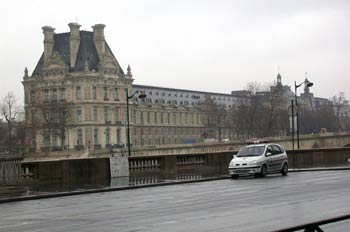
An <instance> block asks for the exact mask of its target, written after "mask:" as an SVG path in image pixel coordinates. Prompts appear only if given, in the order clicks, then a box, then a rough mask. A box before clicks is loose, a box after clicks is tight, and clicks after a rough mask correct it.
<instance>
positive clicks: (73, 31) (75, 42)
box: [68, 23, 80, 68]
mask: <svg viewBox="0 0 350 232" xmlns="http://www.w3.org/2000/svg"><path fill="white" fill-rule="evenodd" d="M68 26H69V28H70V35H69V50H70V67H71V68H74V67H75V62H76V60H77V55H78V50H79V45H80V31H79V28H80V25H79V24H77V23H70V24H68Z"/></svg>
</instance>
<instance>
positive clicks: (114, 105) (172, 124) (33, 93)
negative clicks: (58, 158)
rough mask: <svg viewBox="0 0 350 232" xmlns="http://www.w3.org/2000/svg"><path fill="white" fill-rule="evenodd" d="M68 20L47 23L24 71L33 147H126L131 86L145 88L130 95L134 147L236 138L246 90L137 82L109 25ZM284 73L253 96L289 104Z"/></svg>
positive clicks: (28, 133) (28, 129)
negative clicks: (37, 53) (83, 26)
mask: <svg viewBox="0 0 350 232" xmlns="http://www.w3.org/2000/svg"><path fill="white" fill-rule="evenodd" d="M68 26H69V28H70V32H67V33H58V34H56V33H55V32H54V31H55V29H54V28H52V27H49V26H45V27H43V28H42V29H43V34H44V52H43V54H42V56H41V57H40V59H39V61H38V63H37V65H36V67H35V69H34V71H33V73H32V75H29V74H28V70H27V68H26V69H25V72H24V77H23V82H22V83H23V86H24V93H25V119H26V136H27V137H28V138H29V141H30V146H31V149H32V150H33V151H39V150H44V151H48V150H50V151H52V150H63V149H76V150H81V149H101V148H110V147H123V146H125V144H126V141H127V137H126V135H127V130H126V125H127V124H126V122H127V118H126V115H127V114H126V107H127V106H126V103H127V95H126V92H128V96H131V95H133V94H134V93H136V92H144V93H145V94H146V95H147V97H146V98H145V99H139V98H137V94H136V95H135V96H134V97H133V99H130V102H129V104H130V107H129V112H130V113H129V119H130V128H131V130H130V134H131V143H132V145H133V146H148V145H166V144H184V143H198V142H203V141H206V140H208V141H210V140H216V141H217V140H219V141H222V140H225V139H227V138H229V139H234V138H239V133H238V129H237V125H236V127H235V126H234V125H233V123H232V122H231V121H230V120H231V116H232V115H233V114H234V113H235V112H236V111H238V110H241V108H244V107H243V106H246V105H249V104H251V101H252V99H253V98H252V96H251V93H249V91H245V90H240V91H232V92H231V94H223V93H211V92H204V91H192V90H184V89H173V88H164V87H155V86H145V85H134V84H133V81H134V79H133V78H132V74H131V68H130V66H128V67H127V72H126V73H125V72H124V71H123V69H122V68H121V67H120V65H119V63H118V61H117V59H116V57H115V56H114V55H113V52H112V50H111V48H110V47H109V45H108V43H107V42H106V40H105V36H104V28H105V25H103V24H96V25H94V26H92V28H93V31H80V29H79V28H80V25H79V24H77V23H70V24H68ZM281 78H282V77H281V75H280V74H278V76H277V84H276V86H272V87H271V89H270V91H267V92H260V93H257V94H256V95H255V96H254V98H255V99H260V100H259V101H260V103H262V104H267V105H268V103H269V99H271V96H272V95H276V94H277V95H276V96H278V97H280V98H282V99H284V100H285V102H284V104H285V105H284V107H287V108H288V106H289V104H290V100H291V99H292V98H293V96H294V95H293V92H292V91H291V90H290V87H289V86H284V85H282V80H281ZM303 98H304V99H307V101H306V102H310V105H309V106H310V107H311V108H312V107H315V106H317V104H319V103H318V102H321V101H322V99H318V98H314V97H313V95H312V94H311V93H310V92H309V91H308V90H307V91H305V93H304V95H302V96H301V99H303ZM270 103H271V102H270ZM230 112H231V113H232V114H229V113H230ZM235 117H236V116H235ZM240 120H245V119H244V118H243V119H240ZM237 122H238V121H237ZM283 133H285V130H283V129H279V134H282V135H283Z"/></svg>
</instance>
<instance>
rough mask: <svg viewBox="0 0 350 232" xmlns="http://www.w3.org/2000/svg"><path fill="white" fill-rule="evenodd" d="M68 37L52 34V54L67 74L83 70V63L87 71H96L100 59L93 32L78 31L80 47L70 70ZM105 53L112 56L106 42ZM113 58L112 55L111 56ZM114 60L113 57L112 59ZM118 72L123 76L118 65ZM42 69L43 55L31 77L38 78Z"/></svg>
mask: <svg viewBox="0 0 350 232" xmlns="http://www.w3.org/2000/svg"><path fill="white" fill-rule="evenodd" d="M69 35H70V33H69V32H68V33H60V34H54V41H55V43H54V48H53V52H58V53H59V54H60V55H61V57H62V59H63V61H64V62H65V63H66V64H67V66H68V67H69V72H79V71H83V70H84V65H85V62H86V61H87V62H88V64H89V69H90V70H92V69H94V70H96V71H99V70H98V64H99V62H100V59H99V57H98V53H97V50H96V47H95V44H94V41H93V32H90V31H80V45H79V49H78V54H77V58H76V62H75V66H74V68H70V47H69ZM105 49H106V52H110V53H111V54H112V55H113V52H112V50H111V49H110V48H109V46H108V44H107V42H105ZM113 57H114V55H113ZM114 58H115V57H114ZM117 65H118V69H119V72H120V73H122V74H124V72H123V70H122V68H121V67H120V65H119V64H118V62H117ZM43 67H44V53H43V54H42V55H41V57H40V59H39V62H38V64H37V65H36V67H35V69H34V71H33V74H32V76H38V75H40V74H41V72H42V70H43Z"/></svg>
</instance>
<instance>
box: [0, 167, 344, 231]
mask: <svg viewBox="0 0 350 232" xmlns="http://www.w3.org/2000/svg"><path fill="white" fill-rule="evenodd" d="M325 170H327V171H313V172H301V170H298V171H297V172H291V173H289V175H288V176H286V177H283V176H281V175H271V176H268V177H266V178H251V177H247V178H240V179H238V180H231V179H229V178H227V177H224V178H222V179H216V180H215V181H202V180H200V181H197V180H193V181H187V182H186V184H178V183H177V182H173V184H171V183H169V184H165V183H162V184H159V185H153V184H152V186H159V187H157V188H149V187H150V186H151V185H150V186H147V185H146V186H129V187H132V188H128V187H125V189H123V188H119V189H122V190H126V189H128V190H131V189H132V191H101V192H90V193H89V192H87V193H85V194H71V195H67V196H63V195H61V197H55V198H41V199H40V200H27V201H16V202H7V203H3V204H1V205H0V207H1V210H0V231H7V232H11V231H191V232H194V231H248V232H249V231H275V230H278V229H281V228H287V227H291V226H295V225H299V224H304V223H309V222H312V221H317V220H323V219H327V218H332V217H335V216H339V215H344V214H349V213H350V170H345V169H344V170H329V169H325ZM212 180H214V179H212ZM92 193H93V194H92ZM325 228H328V229H329V231H348V229H349V228H350V222H349V220H347V221H342V222H339V223H335V224H334V225H332V224H329V225H327V226H326V227H325Z"/></svg>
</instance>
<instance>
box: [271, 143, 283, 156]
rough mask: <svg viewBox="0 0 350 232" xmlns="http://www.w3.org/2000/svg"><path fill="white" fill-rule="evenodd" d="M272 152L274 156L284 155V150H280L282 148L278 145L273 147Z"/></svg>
mask: <svg viewBox="0 0 350 232" xmlns="http://www.w3.org/2000/svg"><path fill="white" fill-rule="evenodd" d="M272 150H273V154H274V155H278V154H281V153H282V150H281V149H280V147H279V146H276V145H272Z"/></svg>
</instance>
